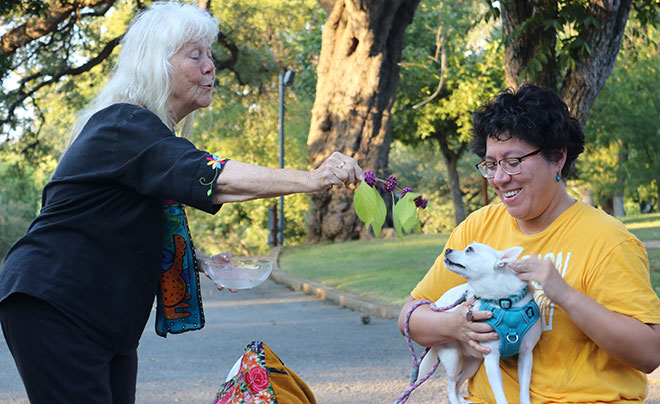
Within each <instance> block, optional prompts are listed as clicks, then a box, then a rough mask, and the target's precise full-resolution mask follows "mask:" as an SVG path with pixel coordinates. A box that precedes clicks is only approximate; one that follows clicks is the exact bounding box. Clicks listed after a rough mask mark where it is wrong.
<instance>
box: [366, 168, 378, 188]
mask: <svg viewBox="0 0 660 404" xmlns="http://www.w3.org/2000/svg"><path fill="white" fill-rule="evenodd" d="M364 182H366V183H367V185H369V186H371V187H373V186H374V185H376V174H374V172H373V171H371V170H367V171H365V172H364Z"/></svg>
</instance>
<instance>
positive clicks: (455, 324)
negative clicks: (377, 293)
mask: <svg viewBox="0 0 660 404" xmlns="http://www.w3.org/2000/svg"><path fill="white" fill-rule="evenodd" d="M417 301H418V300H416V299H414V298H413V297H412V296H411V297H409V298H408V301H407V302H406V303H405V304H404V305H403V308H402V309H401V313H400V314H399V330H400V331H401V333H402V334H403V332H404V331H403V329H404V321H405V318H406V314H407V313H408V311H409V310H410V308H411V307H412V306H413V305H414V304H415V302H417ZM470 304H471V302H470V301H468V302H465V303H463V304H461V305H460V306H459V307H457V308H456V310H453V311H446V312H437V311H433V310H432V309H431V307H430V306H429V305H422V306H420V307H418V308H417V309H416V310H415V311H414V312H413V313H412V314H411V316H410V321H409V323H408V325H409V329H410V335H411V337H412V339H413V340H414V341H415V342H417V343H418V344H420V345H422V346H433V345H437V344H442V343H445V342H449V341H452V340H459V341H463V342H466V343H468V344H469V345H470V346H471V347H472V348H474V349H475V350H476V351H478V352H481V353H483V354H488V353H490V348H488V347H486V346H483V345H481V343H482V342H486V341H492V340H495V339H497V338H498V337H497V333H496V332H495V331H493V328H492V327H491V326H490V325H488V324H487V323H485V322H480V321H479V320H485V319H489V318H491V317H492V316H493V313H491V312H490V311H479V310H475V311H473V312H472V313H473V314H472V315H473V321H467V319H466V314H467V311H468V306H469V305H470Z"/></svg>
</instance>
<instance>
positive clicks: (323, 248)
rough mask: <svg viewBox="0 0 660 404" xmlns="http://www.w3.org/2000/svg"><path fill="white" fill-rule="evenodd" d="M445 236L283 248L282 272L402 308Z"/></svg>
mask: <svg viewBox="0 0 660 404" xmlns="http://www.w3.org/2000/svg"><path fill="white" fill-rule="evenodd" d="M448 237H449V236H448V235H446V234H437V235H427V236H420V235H411V236H407V237H405V238H404V239H403V240H401V239H398V238H397V239H377V240H358V241H347V242H344V243H331V244H323V245H318V246H300V247H285V248H283V249H282V252H281V254H280V261H279V265H280V268H281V269H282V270H283V271H285V272H287V273H290V274H292V275H296V276H298V277H301V278H305V279H310V280H313V281H316V282H319V283H321V284H323V285H326V286H331V287H333V288H337V289H341V290H345V291H347V292H350V293H353V294H356V295H359V296H362V297H365V298H369V299H372V300H376V301H379V302H384V303H391V304H396V305H401V304H403V302H405V301H406V299H407V298H408V295H409V293H410V291H411V290H412V289H413V288H414V287H415V285H416V284H417V282H419V281H420V280H421V279H422V277H423V276H424V274H426V272H427V271H428V269H429V268H430V267H431V265H433V261H435V258H436V257H437V256H438V255H440V253H441V252H442V248H443V247H444V245H445V243H446V242H447V239H448Z"/></svg>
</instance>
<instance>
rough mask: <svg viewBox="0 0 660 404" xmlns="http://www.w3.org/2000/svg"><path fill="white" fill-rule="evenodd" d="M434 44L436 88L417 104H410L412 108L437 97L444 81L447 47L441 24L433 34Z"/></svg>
mask: <svg viewBox="0 0 660 404" xmlns="http://www.w3.org/2000/svg"><path fill="white" fill-rule="evenodd" d="M435 45H436V49H435V57H434V59H433V60H434V61H436V62H437V61H438V53H439V54H440V81H439V82H438V88H436V89H435V92H434V93H433V94H431V95H430V96H429V97H428V98H427V99H425V100H424V101H422V102H420V103H418V104H415V105H413V106H412V108H413V109H417V108H419V107H421V106H422V105H424V104H427V103H429V102H431V101H433V99H434V98H435V97H437V96H438V94H440V90H441V89H442V85H443V83H444V81H445V74H447V47H446V38H445V33H444V31H443V30H442V25H439V26H438V31H437V33H436V35H435Z"/></svg>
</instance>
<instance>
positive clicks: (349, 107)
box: [307, 0, 419, 243]
mask: <svg viewBox="0 0 660 404" xmlns="http://www.w3.org/2000/svg"><path fill="white" fill-rule="evenodd" d="M326 3H327V2H326ZM418 4H419V0H389V1H383V0H362V1H359V0H337V1H336V2H335V4H334V6H333V7H332V11H331V12H330V13H329V17H328V20H327V22H326V24H325V27H324V29H323V42H322V48H321V56H320V60H319V65H318V69H317V71H318V82H317V87H316V100H315V103H314V108H313V110H312V121H311V127H310V133H309V138H308V142H307V143H308V151H309V158H310V165H311V166H312V168H316V167H318V166H319V165H320V164H321V163H322V162H323V161H324V160H325V158H326V157H327V156H328V155H329V154H330V153H331V152H332V151H334V150H338V151H341V152H342V153H344V154H347V155H349V156H352V157H354V158H355V159H356V160H357V161H358V162H359V163H360V165H361V166H362V167H363V168H364V169H371V170H372V171H374V172H375V173H376V175H377V176H378V177H381V178H382V177H384V176H385V174H386V170H387V167H388V154H389V149H390V141H391V139H390V128H389V122H390V111H391V108H392V104H393V103H394V97H395V95H396V89H397V86H398V83H399V65H398V63H399V61H400V59H401V50H402V46H403V35H404V32H405V29H406V27H407V26H408V25H409V24H410V23H411V22H412V18H413V15H414V13H415V10H416V8H417V5H418ZM324 7H326V10H328V9H329V6H327V4H324ZM353 192H354V187H348V188H347V187H334V188H333V189H331V190H329V191H326V192H323V193H318V194H314V195H312V205H311V207H310V211H309V215H308V231H307V238H308V241H309V242H312V243H318V242H322V241H326V240H337V241H341V240H348V239H354V238H358V237H360V236H365V235H366V233H365V231H364V226H363V224H362V223H361V222H360V221H359V220H358V218H357V216H356V215H355V210H354V209H353V204H352V199H353Z"/></svg>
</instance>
